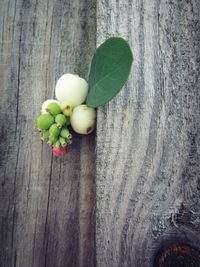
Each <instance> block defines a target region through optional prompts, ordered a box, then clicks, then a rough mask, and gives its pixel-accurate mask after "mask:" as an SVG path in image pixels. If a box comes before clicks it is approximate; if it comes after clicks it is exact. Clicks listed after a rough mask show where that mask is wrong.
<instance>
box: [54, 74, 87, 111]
mask: <svg viewBox="0 0 200 267" xmlns="http://www.w3.org/2000/svg"><path fill="white" fill-rule="evenodd" d="M87 93H88V84H87V82H86V81H85V80H84V79H83V78H81V77H79V76H78V75H74V74H70V73H67V74H64V75H62V76H61V77H60V78H59V80H58V81H57V83H56V89H55V94H56V98H57V99H58V101H59V102H63V101H67V102H69V103H71V104H72V106H73V107H76V106H78V105H80V104H82V103H83V102H84V101H85V99H86V96H87Z"/></svg>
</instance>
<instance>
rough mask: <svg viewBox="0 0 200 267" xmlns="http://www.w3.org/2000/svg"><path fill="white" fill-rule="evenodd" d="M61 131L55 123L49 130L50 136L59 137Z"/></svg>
mask: <svg viewBox="0 0 200 267" xmlns="http://www.w3.org/2000/svg"><path fill="white" fill-rule="evenodd" d="M60 131H61V129H60V128H59V127H58V125H57V124H56V123H54V124H53V125H51V127H50V128H49V134H50V137H51V136H54V137H58V136H59V134H60Z"/></svg>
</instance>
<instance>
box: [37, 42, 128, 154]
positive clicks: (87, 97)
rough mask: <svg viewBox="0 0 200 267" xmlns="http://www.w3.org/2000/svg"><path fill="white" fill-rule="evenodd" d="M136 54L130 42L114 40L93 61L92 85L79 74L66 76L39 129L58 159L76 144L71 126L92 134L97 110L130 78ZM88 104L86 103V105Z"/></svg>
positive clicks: (44, 107) (47, 103)
mask: <svg viewBox="0 0 200 267" xmlns="http://www.w3.org/2000/svg"><path fill="white" fill-rule="evenodd" d="M132 61H133V55H132V52H131V48H130V46H129V44H128V43H127V41H125V40H124V39H122V38H120V37H111V38H109V39H107V40H106V41H105V42H104V43H103V44H101V45H100V46H99V47H98V48H97V50H96V52H95V54H94V56H93V59H92V63H91V68H90V73H89V81H88V83H89V86H88V83H87V82H86V81H85V80H84V79H83V78H81V77H79V76H78V75H74V74H70V73H67V74H64V75H62V76H61V77H60V78H59V79H58V81H57V83H56V88H55V95H56V98H57V100H54V99H48V100H46V101H45V102H44V103H43V104H42V109H41V113H42V114H41V115H40V116H39V117H38V118H37V128H38V130H39V131H41V132H42V137H41V140H42V141H46V142H47V143H48V144H49V145H50V146H51V147H52V151H53V155H54V156H62V155H65V154H66V153H67V148H68V146H69V145H70V144H71V143H72V134H71V133H70V130H69V126H70V125H71V128H72V129H73V130H74V131H75V132H77V133H79V134H89V133H91V132H92V131H93V130H94V128H95V120H96V110H95V108H97V107H100V106H103V105H105V104H106V103H108V102H109V101H111V100H112V99H113V98H114V97H115V96H116V95H117V94H118V93H119V91H120V90H121V88H122V87H123V85H124V84H125V82H126V81H127V79H128V75H129V72H130V69H131V65H132ZM84 103H85V104H84Z"/></svg>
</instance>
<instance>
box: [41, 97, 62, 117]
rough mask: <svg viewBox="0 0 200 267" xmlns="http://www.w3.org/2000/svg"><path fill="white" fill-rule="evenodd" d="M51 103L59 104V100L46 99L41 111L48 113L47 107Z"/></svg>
mask: <svg viewBox="0 0 200 267" xmlns="http://www.w3.org/2000/svg"><path fill="white" fill-rule="evenodd" d="M51 103H57V104H59V102H58V101H57V100H54V99H48V100H46V101H44V103H43V104H42V108H41V113H42V114H45V113H48V112H47V107H48V105H49V104H51Z"/></svg>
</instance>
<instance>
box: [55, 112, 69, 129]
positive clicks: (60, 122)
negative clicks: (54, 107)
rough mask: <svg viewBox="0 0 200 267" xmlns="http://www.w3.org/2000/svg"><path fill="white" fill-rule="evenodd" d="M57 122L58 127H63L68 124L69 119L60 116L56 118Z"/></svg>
mask: <svg viewBox="0 0 200 267" xmlns="http://www.w3.org/2000/svg"><path fill="white" fill-rule="evenodd" d="M55 122H56V123H57V125H58V127H60V128H61V127H62V126H64V125H66V124H67V118H66V117H65V115H63V114H58V115H57V116H56V117H55Z"/></svg>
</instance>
